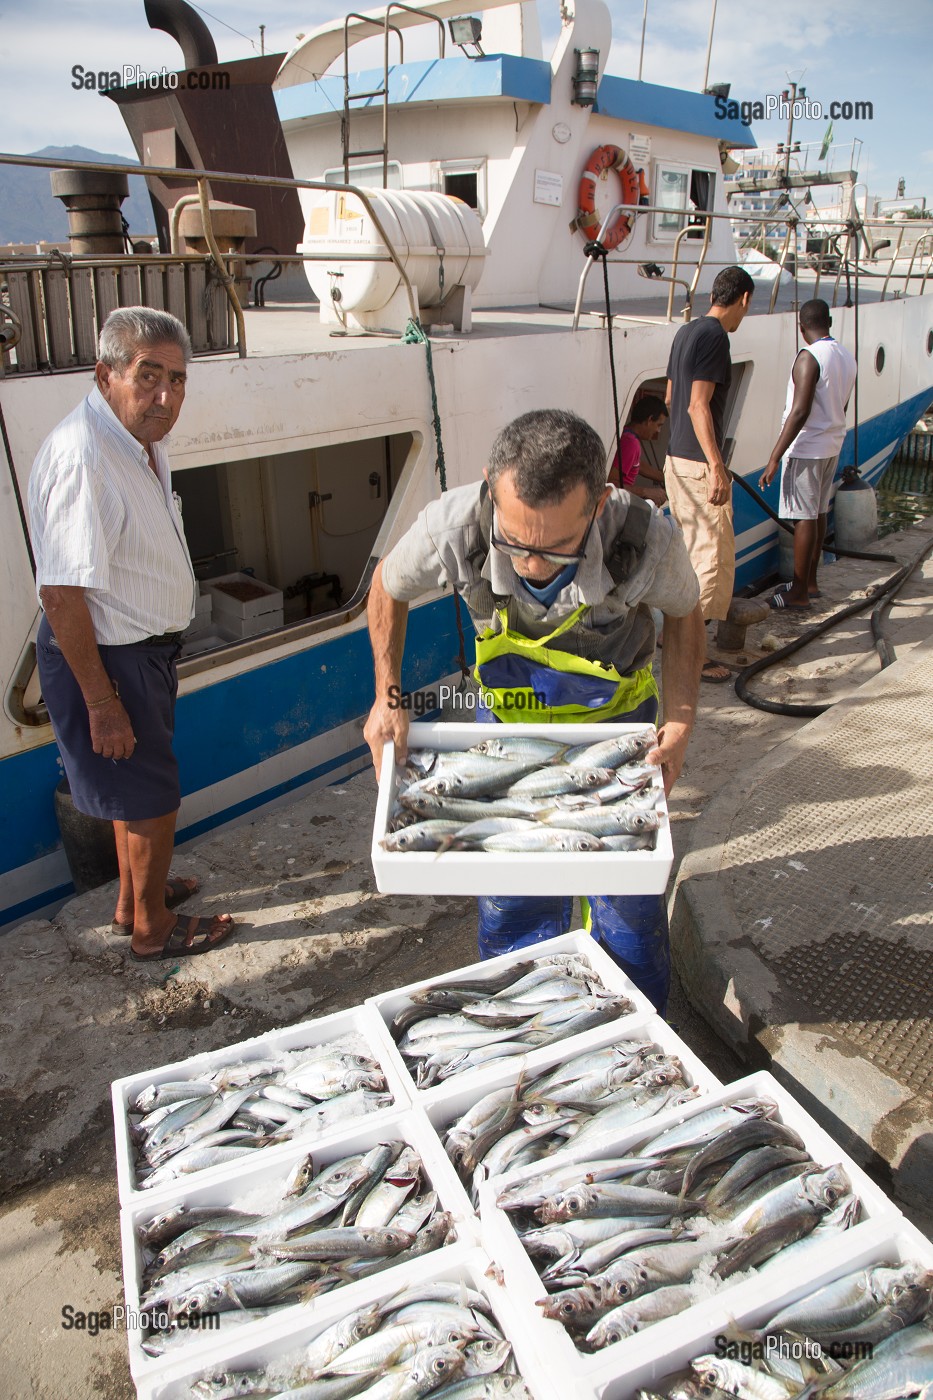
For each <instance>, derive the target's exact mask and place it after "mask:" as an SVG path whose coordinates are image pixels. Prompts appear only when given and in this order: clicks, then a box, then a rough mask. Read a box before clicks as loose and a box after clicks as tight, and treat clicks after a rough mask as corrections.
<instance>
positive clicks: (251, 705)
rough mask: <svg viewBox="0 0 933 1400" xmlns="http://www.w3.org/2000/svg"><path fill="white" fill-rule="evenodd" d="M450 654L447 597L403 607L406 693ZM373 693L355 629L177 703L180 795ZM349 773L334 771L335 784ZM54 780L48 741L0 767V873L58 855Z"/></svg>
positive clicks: (432, 679) (204, 827)
mask: <svg viewBox="0 0 933 1400" xmlns="http://www.w3.org/2000/svg"><path fill="white" fill-rule="evenodd" d="M457 654H458V648H457V630H456V623H455V617H454V604H453V599H452V598H441V599H437V600H435V601H434V602H431V603H427V604H425V605H424V606H423V607H416V608H413V609H412V611H411V613H410V614H409V621H408V638H407V642H406V646H405V655H404V659H403V665H402V675H403V679H404V684H405V685H406V686H407V687H408V688H409V689H411V690H420V689H423V688H424V687H427V686H431V685H435V686H436V685H437V684H438V682H439V681H440V680H441V679H442V677H444V676H449V675H450V674H452V673H453V672H455V671H457V670H458V669H459V663H458V660H457ZM469 659H472V658H469ZM373 695H374V691H373V668H372V653H371V651H370V646H369V637H368V634H367V632H366V631H356V632H351V633H345V634H342V635H338V636H337V637H335V638H333V640H330V641H327V642H322V643H321V644H320V645H319V646H316V647H311V648H309V649H308V650H305V651H301V652H297V653H295V654H293V655H290V656H287V657H283V658H282V659H280V660H278V661H273V662H269V663H268V664H267V665H265V666H258V667H257V668H256V669H255V670H253V671H249V672H244V673H243V674H241V675H238V676H234V677H233V678H232V679H231V680H228V681H225V682H223V683H221V684H218V685H211V686H207V687H205V688H204V689H203V690H199V691H195V692H194V693H192V694H190V695H184V696H182V697H181V698H180V699H179V702H178V709H177V715H176V730H175V749H176V752H177V754H178V760H179V767H180V770H181V780H182V791H183V793H185V794H187V793H192V792H198V791H200V790H201V789H203V788H210V787H212V786H214V785H215V784H216V783H219V782H222V781H223V780H224V779H226V778H231V777H235V776H236V774H238V773H241V772H243V771H244V770H245V769H249V768H255V767H256V766H257V765H260V764H262V763H263V762H265V761H267V760H269V759H271V758H274V757H276V756H277V755H279V754H281V753H283V752H286V751H287V750H289V749H291V748H293V747H294V746H295V745H298V744H303V743H307V742H308V741H310V740H314V739H316V738H320V737H322V736H324V735H326V734H328V733H330V732H331V731H332V730H334V729H336V728H338V727H339V726H341V725H344V724H347V723H350V722H352V721H353V720H358V719H359V718H360V717H361V716H363V715H365V714H366V712H367V711H368V710H369V708H370V706H371V705H372V703H373ZM367 754H368V750H367V749H366V747H365V745H360V746H358V747H356V748H353V749H351V750H348V751H346V752H344V753H341V754H339V755H337V756H336V757H333V758H330V759H328V760H327V761H326V762H323V763H320V764H317V765H315V766H313V767H311V768H309V769H307V770H305V771H303V772H301V773H297V774H294V775H292V776H290V777H289V778H288V779H286V780H284V781H282V782H280V783H277V784H275V785H274V786H272V787H270V788H268V789H267V790H264V791H262V792H260V793H256V794H254V795H252V796H251V797H248V798H246V799H244V800H243V801H241V802H237V803H234V804H233V805H232V806H230V807H228V808H226V809H224V810H223V811H220V812H217V813H215V814H212V815H211V816H210V817H208V818H206V819H205V820H203V821H199V822H196V823H193V824H192V825H191V826H190V827H187V828H185V829H184V830H182V831H180V832H179V838H180V839H181V840H190V839H192V838H193V837H195V836H199V835H202V834H203V833H204V832H205V831H209V830H211V829H212V828H213V827H215V826H220V825H222V824H223V823H224V822H228V821H232V820H233V819H234V818H236V817H239V816H242V815H243V814H244V813H246V812H249V811H252V810H253V809H255V808H257V807H261V806H263V805H265V804H266V803H267V802H271V801H272V800H274V799H275V798H277V797H281V796H283V795H284V794H286V793H288V792H291V791H293V790H295V789H297V788H300V787H303V786H306V785H307V784H309V783H313V782H317V781H320V780H321V779H322V778H324V777H326V775H327V774H328V773H333V772H336V771H337V770H338V769H339V770H344V769H347V768H348V766H350V767H352V771H360V770H361V768H362V767H366V766H368V764H366V763H364V764H361V762H360V761H361V760H362V759H363V758H364V756H366V755H367ZM350 775H351V774H350V773H348V772H344V771H341V773H340V779H339V780H340V781H342V780H344V779H345V778H346V777H348V776H350ZM61 776H62V770H61V763H60V760H59V756H58V748H57V746H56V745H55V744H54V743H49V744H44V745H42V746H41V747H40V748H36V749H30V750H29V751H28V752H26V753H22V754H14V755H13V756H11V757H10V758H8V759H5V760H4V761H3V762H2V763H0V853H2V857H0V869H2V870H4V871H11V870H17V869H19V868H21V867H23V866H28V865H30V864H31V863H32V862H33V861H35V860H38V859H40V858H41V857H42V856H47V855H50V854H52V853H54V852H55V851H57V850H59V849H60V847H61V839H60V837H59V832H58V826H57V823H56V821H55V808H54V791H55V787H56V785H57V783H58V781H59V779H60V778H61ZM71 892H72V890H71V887H70V886H63V887H57V888H56V889H55V890H43V891H41V892H40V893H38V894H37V895H36V896H34V897H31V898H30V899H28V900H24V901H22V902H20V903H19V904H17V905H16V906H15V909H14V908H12V907H11V908H9V909H3V910H0V924H3V923H9V922H11V921H12V920H13V919H19V918H23V917H24V916H25V915H27V914H30V913H32V912H33V911H34V910H36V909H38V908H41V907H43V906H44V905H47V904H50V903H52V902H53V901H54V900H55V899H62V898H64V897H66V896H67V895H68V894H69V893H71Z"/></svg>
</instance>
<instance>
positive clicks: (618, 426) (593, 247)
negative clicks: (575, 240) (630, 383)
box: [583, 238, 622, 480]
mask: <svg viewBox="0 0 933 1400" xmlns="http://www.w3.org/2000/svg"><path fill="white" fill-rule="evenodd" d="M583 251H584V253H585V254H586V256H587V257H588V258H592V259H593V261H594V262H597V261H601V262H602V265H603V291H604V295H605V298H606V334H607V335H608V337H609V376H610V379H611V380H612V417H613V424H614V437H613V443H612V447H610V449H609V458H608V460H609V461H613V460H614V457H615V453H616V452H617V451H618V449H619V447H620V445H621V441H622V418H621V414H620V413H619V387H618V383H617V381H616V357H615V351H614V349H613V344H612V303H611V302H610V300H609V263H608V259H607V254H606V249H605V248H604V247H603V245H602V244H601V243H600V242H599V241H598V239H595V238H594V239H593V240H592V242H590V243H587V244H586V245H585V246H584V249H583ZM620 480H621V478H620Z"/></svg>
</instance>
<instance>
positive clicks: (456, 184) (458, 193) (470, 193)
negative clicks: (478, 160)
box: [444, 170, 479, 209]
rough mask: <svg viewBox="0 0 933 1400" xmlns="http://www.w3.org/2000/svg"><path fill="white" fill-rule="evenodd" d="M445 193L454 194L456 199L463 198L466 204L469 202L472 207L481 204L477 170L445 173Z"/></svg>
mask: <svg viewBox="0 0 933 1400" xmlns="http://www.w3.org/2000/svg"><path fill="white" fill-rule="evenodd" d="M444 193H445V194H449V195H452V196H453V197H454V199H462V200H463V202H464V204H469V206H470V208H471V209H476V208H478V206H479V196H478V194H477V188H476V171H475V170H470V171H464V172H463V174H457V173H456V172H453V171H452V172H449V173H447V174H445V175H444Z"/></svg>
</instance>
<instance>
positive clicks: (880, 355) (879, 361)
mask: <svg viewBox="0 0 933 1400" xmlns="http://www.w3.org/2000/svg"><path fill="white" fill-rule="evenodd" d="M883 369H884V346H883V345H879V346H878V349H877V350H876V351H875V373H876V374H880V373H881V371H882V370H883Z"/></svg>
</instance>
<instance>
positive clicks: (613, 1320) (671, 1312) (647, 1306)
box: [586, 1283, 693, 1348]
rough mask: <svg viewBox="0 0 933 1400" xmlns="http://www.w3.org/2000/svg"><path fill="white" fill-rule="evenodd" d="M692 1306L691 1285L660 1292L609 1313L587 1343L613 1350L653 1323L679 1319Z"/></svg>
mask: <svg viewBox="0 0 933 1400" xmlns="http://www.w3.org/2000/svg"><path fill="white" fill-rule="evenodd" d="M692 1302H693V1290H692V1289H691V1288H690V1287H689V1285H687V1284H682V1283H673V1284H668V1285H667V1286H666V1287H664V1288H656V1289H654V1290H653V1292H651V1293H646V1294H645V1295H644V1296H643V1297H641V1298H632V1299H631V1300H630V1301H629V1302H627V1303H621V1304H620V1305H619V1307H617V1308H613V1309H612V1311H611V1312H608V1313H606V1314H605V1316H604V1317H601V1318H600V1320H599V1321H598V1322H597V1323H596V1325H595V1326H594V1327H592V1328H591V1329H590V1331H589V1332H588V1333H587V1334H586V1340H587V1342H588V1343H589V1345H590V1346H591V1347H594V1348H600V1347H608V1346H612V1345H613V1343H614V1342H621V1341H623V1340H624V1339H625V1338H626V1337H631V1336H633V1335H634V1333H636V1332H640V1331H642V1330H643V1329H644V1328H645V1327H649V1326H650V1325H651V1323H653V1322H660V1321H661V1319H662V1318H665V1317H676V1316H677V1314H678V1313H681V1312H683V1311H684V1309H685V1308H688V1307H689V1306H690V1304H691V1303H692Z"/></svg>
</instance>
